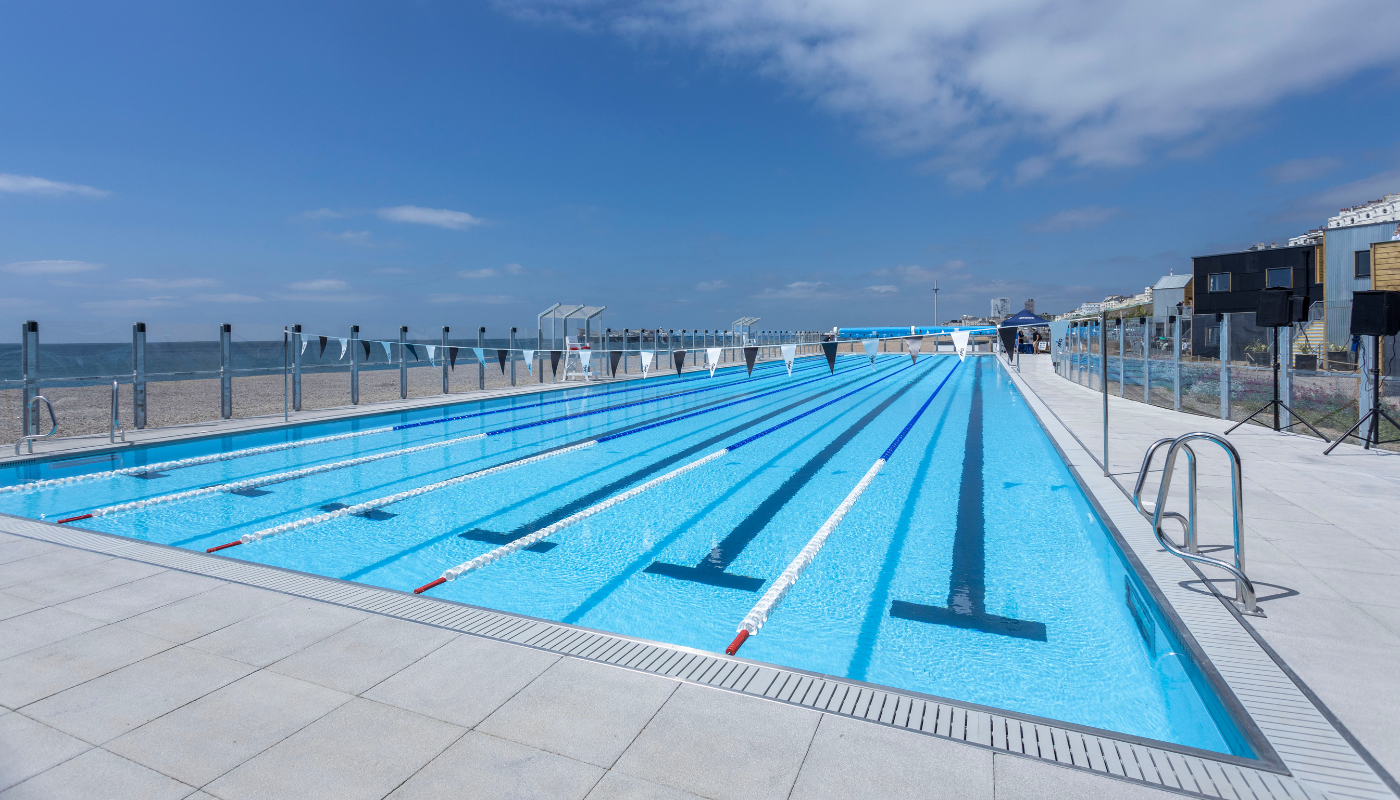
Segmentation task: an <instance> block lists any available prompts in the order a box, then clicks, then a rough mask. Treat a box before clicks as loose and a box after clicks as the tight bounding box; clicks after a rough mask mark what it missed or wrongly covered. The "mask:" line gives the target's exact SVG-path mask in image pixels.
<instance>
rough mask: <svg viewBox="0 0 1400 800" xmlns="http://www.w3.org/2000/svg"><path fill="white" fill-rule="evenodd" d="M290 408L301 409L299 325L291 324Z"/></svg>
mask: <svg viewBox="0 0 1400 800" xmlns="http://www.w3.org/2000/svg"><path fill="white" fill-rule="evenodd" d="M292 410H293V411H300V410H301V326H300V325H293V326H292Z"/></svg>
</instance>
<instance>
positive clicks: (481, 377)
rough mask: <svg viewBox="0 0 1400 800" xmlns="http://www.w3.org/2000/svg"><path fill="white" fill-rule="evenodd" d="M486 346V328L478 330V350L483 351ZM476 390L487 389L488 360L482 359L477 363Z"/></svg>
mask: <svg viewBox="0 0 1400 800" xmlns="http://www.w3.org/2000/svg"><path fill="white" fill-rule="evenodd" d="M485 346H486V328H477V329H476V349H478V350H481V349H482V348H483V347H485ZM476 388H478V389H485V388H486V359H485V358H480V359H477V362H476Z"/></svg>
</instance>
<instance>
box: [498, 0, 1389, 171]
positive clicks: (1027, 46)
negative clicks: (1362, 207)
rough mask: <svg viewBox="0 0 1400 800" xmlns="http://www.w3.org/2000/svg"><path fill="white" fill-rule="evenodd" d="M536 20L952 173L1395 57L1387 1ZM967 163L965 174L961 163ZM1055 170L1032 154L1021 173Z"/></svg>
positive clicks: (1061, 3)
mask: <svg viewBox="0 0 1400 800" xmlns="http://www.w3.org/2000/svg"><path fill="white" fill-rule="evenodd" d="M514 7H515V8H517V9H520V10H521V11H520V13H522V14H523V15H526V16H530V17H533V18H536V19H566V20H568V24H571V25H574V26H576V27H580V28H583V27H608V28H610V29H612V30H614V31H617V32H619V33H621V34H623V35H625V36H627V37H630V38H632V39H634V40H638V41H640V42H641V43H643V44H648V43H649V42H650V41H651V40H655V39H658V38H670V39H677V40H681V41H684V42H688V43H697V44H700V45H701V46H704V47H706V48H708V49H709V50H710V51H711V52H713V53H714V54H716V55H717V56H718V57H719V58H721V59H723V60H725V61H727V62H729V63H731V64H732V63H740V64H743V63H745V62H747V63H749V64H752V65H754V66H755V67H756V68H757V69H758V70H759V71H760V72H761V73H762V74H765V75H768V76H772V77H774V78H777V79H779V80H781V81H783V82H785V83H787V84H789V85H792V86H794V87H796V88H797V89H798V90H799V91H801V92H803V93H804V94H806V95H807V96H808V97H810V98H812V99H813V100H814V101H816V102H817V103H818V104H819V105H821V106H823V107H824V108H826V109H828V110H829V111H831V112H833V113H836V114H839V115H842V116H849V117H852V118H854V119H856V120H858V121H859V122H860V123H862V125H863V126H864V128H865V130H866V131H867V133H868V134H869V135H870V136H871V137H872V138H874V139H876V140H878V141H881V142H884V143H886V144H887V145H888V146H889V147H891V148H893V149H894V150H896V151H924V150H935V151H938V152H940V153H942V154H945V155H947V156H949V158H948V159H946V160H945V162H944V167H943V168H944V170H945V171H947V172H948V173H949V174H950V176H951V175H952V174H954V173H957V174H958V176H959V177H957V178H956V179H955V181H957V182H959V183H960V184H961V185H966V184H967V183H969V182H975V181H973V180H972V179H973V178H980V177H983V175H982V173H981V172H980V171H979V170H977V169H976V168H977V167H978V166H979V164H981V163H982V162H984V161H985V160H986V158H988V157H989V156H990V155H992V154H995V153H996V152H998V151H1000V150H1001V149H1002V148H1003V147H1005V146H1007V145H1008V144H1009V143H1011V142H1023V143H1029V144H1031V145H1032V146H1033V147H1035V148H1036V149H1040V150H1043V151H1044V152H1045V155H1047V156H1049V157H1052V158H1055V159H1065V160H1068V161H1070V162H1073V163H1076V164H1081V165H1118V164H1129V163H1134V162H1137V161H1140V160H1142V159H1143V158H1144V156H1145V153H1147V152H1148V151H1149V150H1151V149H1152V148H1154V147H1156V146H1158V145H1163V144H1173V143H1181V142H1183V141H1186V140H1190V139H1196V138H1209V137H1210V136H1212V135H1213V134H1218V133H1219V132H1220V131H1221V130H1222V129H1224V128H1227V127H1229V126H1231V125H1232V124H1235V123H1237V122H1238V121H1239V119H1240V116H1241V115H1242V114H1249V113H1251V112H1255V111H1258V110H1260V109H1263V108H1266V107H1268V106H1270V105H1272V104H1275V103H1277V102H1279V101H1280V100H1282V99H1284V98H1287V97H1290V96H1294V95H1298V94H1300V93H1304V92H1312V91H1317V90H1319V89H1322V88H1324V87H1326V86H1329V85H1333V84H1335V83H1337V82H1339V81H1341V80H1342V79H1344V78H1346V77H1348V76H1351V75H1353V74H1356V73H1358V72H1360V71H1362V70H1366V69H1371V68H1376V67H1386V66H1390V65H1394V64H1396V63H1397V61H1400V49H1397V48H1396V47H1395V44H1394V41H1393V31H1395V30H1396V29H1397V27H1400V4H1397V3H1395V2H1394V0H1356V1H1355V2H1351V3H1344V4H1343V3H1326V2H1323V3H1319V2H1315V0H1239V2H1234V3H1219V2H1214V0H1177V1H1176V2H1169V3H1148V2H1132V1H1131V0H984V1H983V2H976V3H974V2H967V1H966V0H964V1H963V2H908V1H907V0H803V2H795V1H794V0H514ZM964 167H970V168H972V171H971V172H958V170H959V169H960V168H964ZM1043 168H1048V164H1034V163H1033V164H1031V165H1029V166H1028V167H1026V169H1025V170H1023V171H1022V176H1021V177H1022V178H1025V177H1026V173H1034V172H1035V171H1037V170H1041V169H1043Z"/></svg>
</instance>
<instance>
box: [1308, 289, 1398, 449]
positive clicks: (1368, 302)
mask: <svg viewBox="0 0 1400 800" xmlns="http://www.w3.org/2000/svg"><path fill="white" fill-rule="evenodd" d="M1351 333H1352V335H1353V336H1370V337H1371V368H1370V369H1369V370H1367V372H1370V373H1371V410H1370V411H1367V412H1366V413H1365V415H1363V416H1362V417H1361V419H1359V420H1357V421H1356V424H1355V425H1353V426H1351V430H1348V431H1347V432H1346V433H1344V434H1342V436H1341V438H1340V439H1338V440H1337V441H1336V442H1333V443H1332V446H1331V447H1329V448H1327V449H1326V450H1323V451H1322V454H1323V455H1324V456H1325V455H1331V453H1332V450H1333V449H1334V448H1336V446H1337V445H1339V444H1341V443H1342V442H1343V441H1344V440H1345V439H1346V438H1347V437H1348V436H1356V437H1357V438H1358V439H1360V440H1361V446H1362V448H1363V449H1366V450H1370V449H1371V446H1372V445H1382V444H1388V443H1390V442H1400V439H1384V440H1382V439H1381V419H1382V418H1384V419H1385V420H1386V421H1387V422H1389V423H1390V424H1391V425H1393V426H1395V427H1396V428H1400V423H1397V422H1396V421H1395V419H1394V418H1393V417H1391V416H1390V415H1389V414H1387V413H1385V409H1383V408H1381V337H1382V336H1394V335H1395V334H1397V333H1400V292H1352V301H1351ZM1362 426H1365V427H1366V433H1365V434H1364V435H1360V436H1357V435H1356V431H1358V430H1360V429H1361V428H1362Z"/></svg>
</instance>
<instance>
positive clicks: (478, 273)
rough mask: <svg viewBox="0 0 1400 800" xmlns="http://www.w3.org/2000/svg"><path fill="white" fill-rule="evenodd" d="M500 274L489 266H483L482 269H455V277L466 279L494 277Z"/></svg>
mask: <svg viewBox="0 0 1400 800" xmlns="http://www.w3.org/2000/svg"><path fill="white" fill-rule="evenodd" d="M500 274H501V273H499V272H497V271H496V270H494V269H491V268H490V267H485V268H483V269H463V270H458V271H457V277H459V278H468V279H475V278H494V277H496V276H497V275H500Z"/></svg>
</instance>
